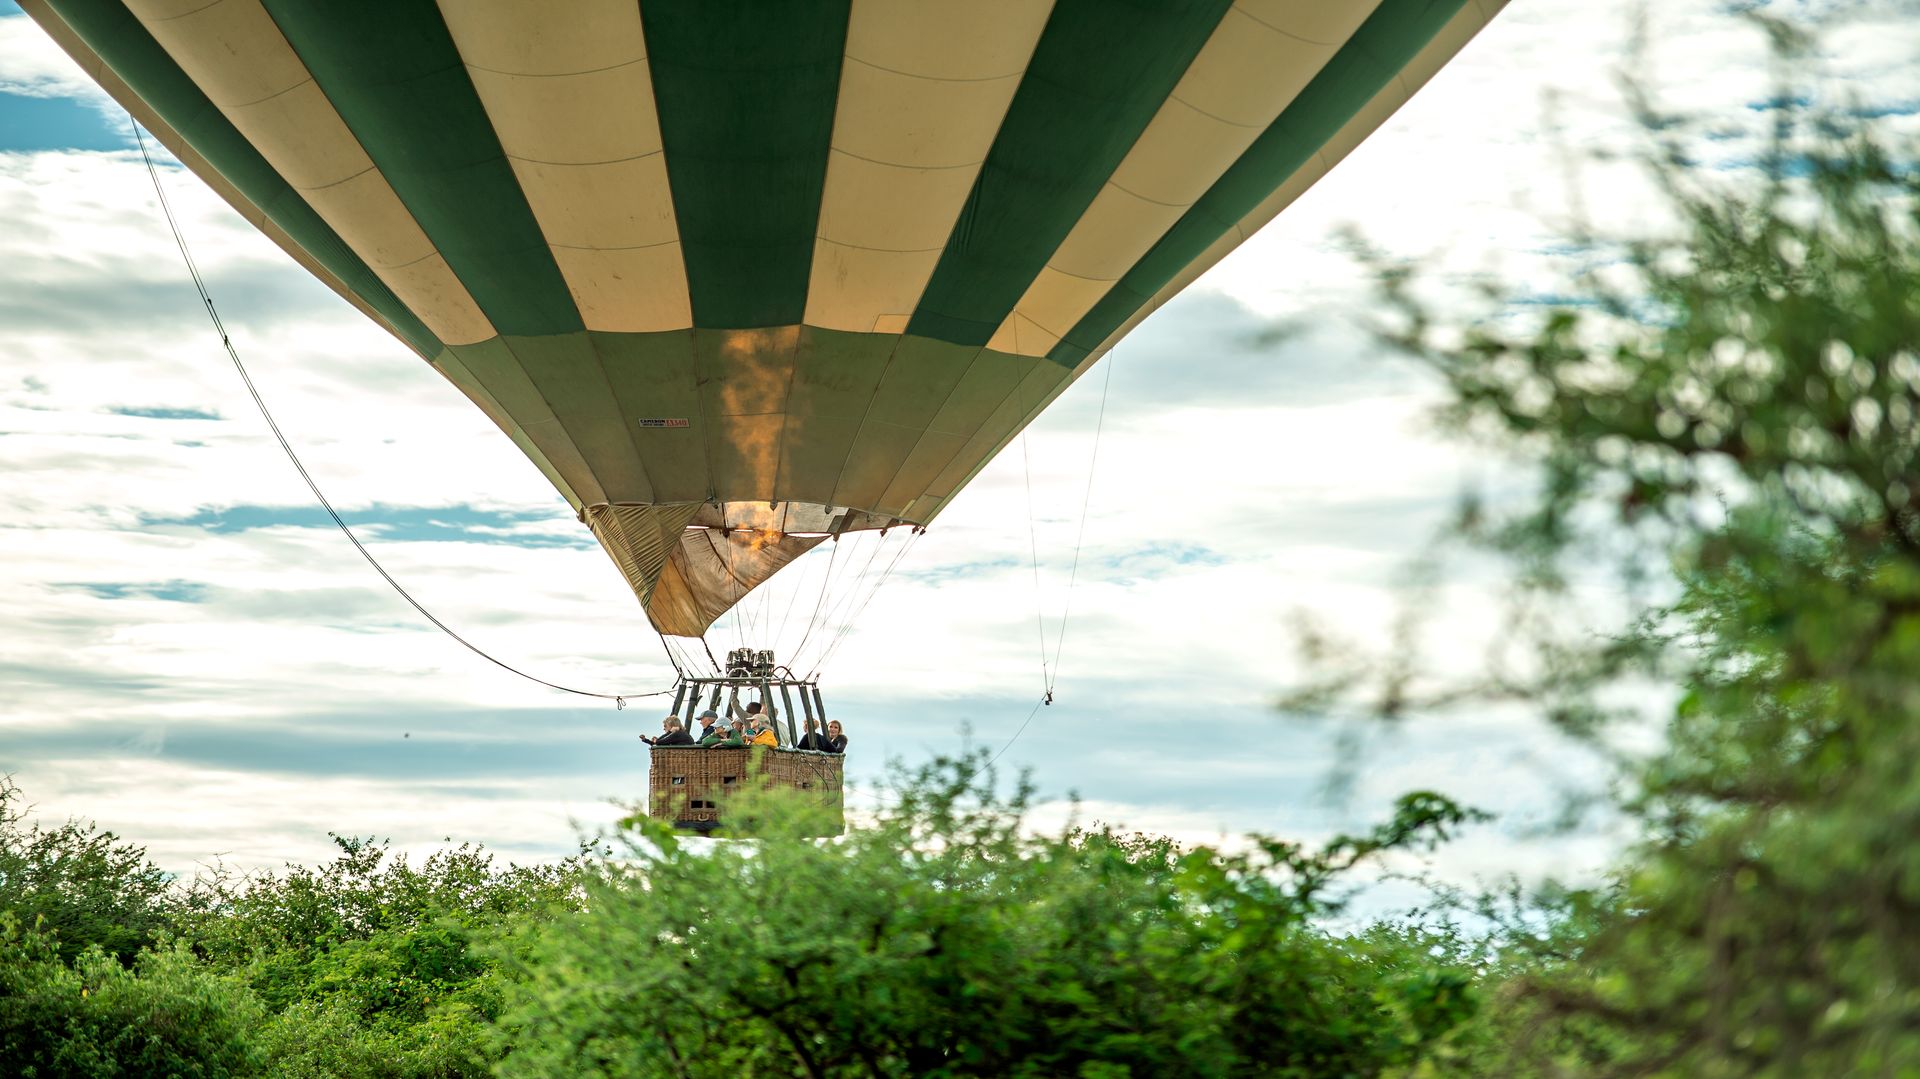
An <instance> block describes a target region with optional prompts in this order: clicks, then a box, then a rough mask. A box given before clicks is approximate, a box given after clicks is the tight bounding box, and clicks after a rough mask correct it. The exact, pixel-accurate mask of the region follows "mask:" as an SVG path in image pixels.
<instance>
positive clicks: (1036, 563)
mask: <svg viewBox="0 0 1920 1079" xmlns="http://www.w3.org/2000/svg"><path fill="white" fill-rule="evenodd" d="M1020 470H1021V473H1022V475H1024V476H1025V477H1026V480H1027V544H1028V547H1029V549H1030V550H1031V551H1032V552H1033V628H1034V629H1035V630H1036V631H1037V632H1038V634H1039V637H1040V689H1041V691H1042V692H1043V694H1044V696H1043V698H1042V699H1043V700H1045V701H1046V703H1048V704H1052V703H1053V676H1052V675H1050V674H1048V673H1047V623H1046V617H1045V615H1043V614H1042V613H1041V608H1042V607H1043V606H1044V605H1045V597H1044V596H1043V595H1042V594H1041V592H1040V531H1039V526H1037V525H1036V524H1035V523H1034V520H1033V457H1032V455H1031V454H1029V453H1028V452H1027V432H1026V431H1025V430H1022V431H1021V432H1020Z"/></svg>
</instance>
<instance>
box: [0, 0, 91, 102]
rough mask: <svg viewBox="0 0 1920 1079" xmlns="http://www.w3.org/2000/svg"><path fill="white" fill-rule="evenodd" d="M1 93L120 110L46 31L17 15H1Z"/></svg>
mask: <svg viewBox="0 0 1920 1079" xmlns="http://www.w3.org/2000/svg"><path fill="white" fill-rule="evenodd" d="M0 93H6V94H19V95H21V96H25V97H64V98H73V99H75V100H79V101H90V102H101V103H104V104H103V106H102V107H111V108H115V109H117V108H119V106H117V105H113V104H112V99H111V98H109V97H107V95H106V93H105V92H104V91H102V90H101V89H100V87H99V86H97V85H95V83H94V81H93V80H92V79H89V78H87V76H86V73H85V72H83V71H81V70H80V67H79V65H77V64H75V63H74V62H73V58H72V57H70V56H68V55H67V54H66V53H65V52H62V51H61V49H60V46H58V45H56V44H54V43H53V39H52V38H50V37H48V36H47V35H46V32H45V31H43V30H41V29H40V27H38V26H36V25H35V24H34V22H33V20H32V19H29V18H27V17H26V16H25V15H23V14H19V13H17V12H16V13H14V14H5V13H4V12H0Z"/></svg>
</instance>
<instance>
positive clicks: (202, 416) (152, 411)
mask: <svg viewBox="0 0 1920 1079" xmlns="http://www.w3.org/2000/svg"><path fill="white" fill-rule="evenodd" d="M107 411H108V412H111V413H113V414H114V415H116V416H138V417H140V418H141V419H147V420H217V419H219V418H220V414H219V413H218V412H207V411H205V410H203V409H198V408H110V409H107Z"/></svg>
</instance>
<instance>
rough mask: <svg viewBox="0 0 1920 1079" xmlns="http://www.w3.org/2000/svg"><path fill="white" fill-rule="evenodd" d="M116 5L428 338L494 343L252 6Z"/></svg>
mask: <svg viewBox="0 0 1920 1079" xmlns="http://www.w3.org/2000/svg"><path fill="white" fill-rule="evenodd" d="M183 6H188V5H184V4H183V3H182V2H181V0H128V4H127V7H128V9H129V10H131V11H132V12H133V13H134V15H135V16H137V17H138V18H139V19H140V21H141V23H142V24H143V25H145V26H146V28H147V31H148V32H149V33H151V34H152V35H153V37H154V40H155V41H157V42H159V44H160V46H161V48H163V49H165V50H166V51H167V54H168V55H169V56H171V57H172V58H173V60H174V62H175V63H177V64H179V65H180V69H181V70H182V71H183V72H185V73H186V75H187V77H188V78H190V79H192V80H193V81H194V84H195V85H197V86H198V87H199V88H200V90H201V92H202V93H204V94H206V95H207V98H208V100H210V101H212V102H213V103H214V105H215V106H216V107H218V108H219V109H220V112H221V113H222V114H223V115H224V116H226V118H227V120H228V122H230V123H231V124H233V126H234V127H235V128H236V129H237V130H239V132H240V133H241V134H242V135H244V136H245V137H246V139H247V141H248V142H251V143H252V144H253V146H254V148H255V149H256V150H258V151H259V152H260V155H261V156H262V157H264V158H266V160H267V163H268V164H270V165H272V166H273V168H274V169H275V170H276V171H277V172H279V173H280V175H281V177H282V178H284V179H285V180H286V181H287V183H288V184H289V185H290V186H291V187H293V189H294V190H296V191H298V192H300V195H301V197H303V198H304V199H306V201H307V204H308V205H310V206H312V207H313V210H314V212H315V213H317V214H319V215H320V218H321V220H323V221H325V222H326V223H327V225H328V226H329V227H331V228H332V229H333V231H334V232H335V233H337V234H339V236H340V238H341V239H342V240H343V241H345V242H346V244H347V246H348V247H349V248H351V249H352V250H353V252H354V254H356V255H358V256H360V258H361V260H362V261H364V262H365V263H366V264H367V266H368V268H369V269H371V270H372V271H373V272H374V273H375V274H376V275H378V276H379V278H380V280H381V281H383V282H385V283H386V285H387V287H388V288H390V289H392V290H393V294H394V295H395V296H396V297H398V298H399V300H400V302H401V303H403V304H405V305H406V306H407V307H408V309H410V310H411V311H412V312H413V313H414V314H415V315H416V316H418V317H419V319H420V321H421V322H423V323H425V324H426V326H427V329H428V330H430V331H432V332H433V334H434V336H436V337H438V338H440V340H442V341H444V342H446V343H448V344H471V343H473V342H475V341H484V340H486V339H487V338H490V337H492V336H494V329H493V325H492V324H491V323H490V322H488V321H487V317H486V315H484V314H482V313H481V311H480V307H479V305H478V304H476V303H474V301H473V297H472V296H471V295H469V294H468V293H467V289H466V286H465V285H462V284H461V283H460V279H459V278H458V277H456V276H455V275H454V273H453V270H452V269H451V268H450V267H448V265H447V261H446V259H445V258H443V257H442V256H441V255H440V253H439V252H438V251H437V250H435V249H434V246H433V242H432V241H431V240H429V239H428V238H427V234H426V233H425V232H423V231H421V229H420V225H419V223H418V222H416V221H415V220H414V218H413V215H412V214H411V213H409V212H408V211H407V208H406V206H405V205H404V204H402V203H401V201H400V197H399V196H398V195H396V194H395V193H394V191H393V188H392V187H390V186H389V185H388V184H387V181H386V179H385V178H384V177H382V176H381V175H380V172H379V170H378V169H376V168H375V167H374V164H373V160H372V159H371V158H369V157H368V156H367V153H366V151H365V150H364V149H362V148H361V146H360V143H359V141H358V140H356V139H355V138H354V136H353V133H352V132H351V131H349V130H348V129H347V125H346V122H345V121H343V120H341V118H340V115H339V113H337V112H336V111H334V108H333V104H332V102H330V101H328V100H327V98H326V95H325V94H324V93H322V92H321V90H320V87H319V85H318V84H317V83H315V82H314V81H313V76H312V74H311V73H309V72H308V71H307V68H306V65H305V64H303V63H302V62H301V60H300V57H299V56H298V55H296V54H295V53H294V51H293V47H292V46H291V45H289V44H287V40H286V38H285V37H284V36H283V35H282V34H281V33H280V28H279V27H278V26H277V25H275V23H274V21H273V17H272V16H270V15H269V14H267V11H266V9H265V8H264V7H262V6H261V5H260V0H220V2H218V3H214V4H211V5H204V6H199V7H193V8H191V10H186V11H184V12H181V9H182V8H183Z"/></svg>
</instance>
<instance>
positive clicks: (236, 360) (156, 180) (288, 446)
mask: <svg viewBox="0 0 1920 1079" xmlns="http://www.w3.org/2000/svg"><path fill="white" fill-rule="evenodd" d="M127 123H128V124H129V125H130V126H131V127H132V128H133V138H134V142H136V143H137V144H138V145H139V147H140V159H141V160H142V161H144V162H146V166H147V177H148V178H149V179H150V180H152V181H153V193H154V194H155V195H156V196H158V197H159V200H160V211H161V213H163V214H165V215H166V219H167V228H168V229H170V230H171V231H172V232H173V242H174V245H175V246H176V247H178V248H179V249H180V257H181V258H182V259H183V260H184V261H185V262H186V265H187V274H188V276H190V277H191V278H193V287H194V290H195V291H197V292H198V293H199V294H200V302H201V303H202V304H204V305H205V306H206V309H207V317H208V318H210V319H212V320H213V328H214V330H215V331H216V332H217V333H219V335H220V347H221V348H223V349H225V350H226V353H227V358H228V359H230V360H232V361H233V368H234V370H236V371H238V372H240V381H241V382H242V383H243V384H244V385H245V386H246V388H247V395H248V396H249V397H252V398H253V403H254V405H255V406H257V407H258V408H259V409H260V415H261V416H262V417H263V418H265V420H266V421H267V428H268V429H269V430H271V431H272V432H273V437H274V439H275V440H276V441H278V442H279V443H280V448H281V449H282V450H285V451H286V454H287V460H289V461H292V462H293V467H294V469H295V470H296V471H298V472H299V473H300V478H301V479H302V480H304V481H306V484H307V490H309V491H312V492H313V497H314V499H315V500H316V501H318V502H319V503H320V508H322V509H324V510H326V511H327V516H328V517H331V518H333V523H334V524H335V525H336V526H338V527H339V529H340V531H341V533H342V534H343V535H345V536H346V537H347V540H348V542H350V543H352V544H353V549H354V550H356V551H359V552H360V557H362V558H364V559H366V560H367V564H368V565H370V566H372V567H373V569H374V572H376V573H378V574H379V575H380V576H381V578H382V579H384V580H385V581H386V582H387V583H388V584H390V585H392V586H393V590H394V591H395V592H398V593H399V594H400V598H401V599H404V600H406V601H407V603H408V604H409V605H410V606H412V607H413V609H414V610H416V611H418V612H420V616H421V617H422V618H425V619H426V620H427V621H428V622H431V623H432V624H433V626H434V627H435V628H436V629H438V630H439V631H440V632H442V633H444V634H446V635H447V636H449V637H451V638H453V639H454V640H455V641H458V642H459V643H460V644H462V645H464V646H465V647H466V649H467V650H468V651H470V652H472V653H473V654H474V655H476V656H479V657H480V658H481V659H484V660H486V661H487V662H488V663H491V664H493V665H494V666H496V667H499V668H500V669H501V670H504V671H507V672H508V673H510V674H517V675H519V676H520V677H522V678H525V679H526V680H527V681H529V682H538V683H540V684H541V685H543V686H546V687H547V688H548V689H555V690H559V691H560V692H562V693H572V694H575V695H576V696H581V697H598V698H600V699H601V700H608V701H612V702H614V705H615V706H616V707H619V708H625V707H626V706H627V701H628V700H630V699H635V698H640V697H664V696H666V695H667V694H669V693H672V692H673V690H672V689H671V688H669V689H661V690H652V691H649V692H646V693H595V692H593V691H592V690H585V689H574V688H573V687H571V686H563V685H560V684H559V683H557V682H549V681H547V680H546V679H544V678H539V677H536V676H534V675H531V674H528V673H527V672H525V671H523V670H520V669H519V668H518V667H514V666H511V665H510V664H507V663H505V662H503V661H501V660H499V659H495V658H494V657H493V656H491V655H489V654H487V653H486V652H485V651H484V650H482V649H481V648H480V647H479V646H478V645H475V644H474V643H473V642H472V641H469V640H467V639H466V638H465V637H462V636H460V634H458V633H455V632H454V631H453V629H452V628H451V627H450V626H448V625H447V624H446V623H445V622H442V621H440V619H438V618H436V617H434V615H433V612H431V611H429V610H427V609H426V608H425V607H423V606H421V605H420V601H419V600H417V599H414V598H413V596H412V594H411V593H409V592H408V591H407V590H406V589H405V588H403V587H401V585H400V582H399V581H396V580H394V579H393V575H392V574H390V573H388V572H387V570H386V567H384V566H382V565H381V564H380V561H379V559H376V558H374V557H373V552H371V551H369V550H367V548H366V545H364V544H362V543H361V542H360V537H358V536H356V535H354V534H353V529H351V528H349V527H347V522H346V520H345V519H343V518H342V517H341V516H340V514H339V511H337V510H335V509H334V508H333V503H332V502H330V501H328V500H327V496H326V495H324V494H322V493H321V491H320V485H319V484H317V483H315V482H314V479H313V476H312V475H311V474H310V473H308V472H307V466H306V465H304V464H302V463H301V462H300V455H299V454H297V453H295V452H294V449H293V444H292V443H291V442H289V441H287V436H286V434H285V433H283V432H282V431H281V430H280V425H279V423H277V422H275V420H274V418H273V413H272V412H271V411H269V410H268V409H267V402H266V400H265V399H264V398H262V397H261V396H260V390H259V388H258V387H256V386H255V385H254V384H253V377H252V376H251V375H249V374H247V365H246V364H244V363H242V362H240V353H239V352H238V351H237V350H236V349H235V348H234V347H233V340H232V338H230V337H229V336H228V335H227V327H226V324H225V323H223V322H222V321H221V320H220V312H219V311H218V310H217V309H216V308H215V307H214V306H213V296H212V294H211V293H209V292H208V291H207V282H206V279H205V278H204V277H202V276H201V274H200V266H199V264H198V263H196V262H195V261H194V259H193V252H192V251H190V250H188V248H187V240H186V237H185V236H184V235H183V234H182V233H181V231H180V222H179V221H178V220H177V219H176V218H175V217H174V214H173V204H172V203H170V202H168V201H167V192H166V189H165V188H164V187H162V186H161V184H160V172H159V170H158V169H156V168H155V167H154V164H153V155H152V154H151V153H149V152H148V151H147V140H146V136H145V135H143V134H141V131H140V125H139V124H138V123H137V122H136V121H135V120H134V118H133V114H132V113H128V114H127ZM668 658H669V659H671V658H672V655H671V653H669V655H668Z"/></svg>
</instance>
